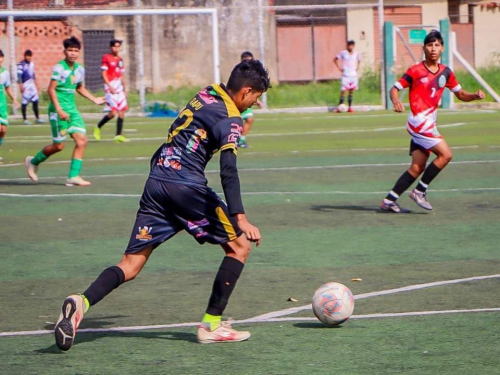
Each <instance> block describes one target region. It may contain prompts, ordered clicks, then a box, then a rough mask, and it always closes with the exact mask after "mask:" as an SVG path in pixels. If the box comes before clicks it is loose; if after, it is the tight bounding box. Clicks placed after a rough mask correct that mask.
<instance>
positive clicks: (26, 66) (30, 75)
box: [17, 49, 45, 125]
mask: <svg viewBox="0 0 500 375" xmlns="http://www.w3.org/2000/svg"><path fill="white" fill-rule="evenodd" d="M17 80H18V82H19V88H20V89H21V95H22V100H21V105H22V106H21V110H22V113H23V120H24V124H25V125H30V124H31V123H30V122H29V121H28V119H27V118H26V109H27V107H28V104H29V103H30V102H31V103H33V112H34V113H35V117H36V122H37V123H38V124H43V123H44V122H45V121H43V120H42V119H41V118H40V116H39V112H38V101H39V99H40V98H39V96H38V91H39V90H38V84H37V82H36V78H35V63H34V62H33V52H31V51H30V50H29V49H28V50H26V51H25V52H24V60H23V61H21V62H20V63H19V64H17Z"/></svg>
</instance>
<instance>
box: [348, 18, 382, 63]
mask: <svg viewBox="0 0 500 375" xmlns="http://www.w3.org/2000/svg"><path fill="white" fill-rule="evenodd" d="M347 39H354V40H355V41H356V50H357V51H358V53H359V54H360V56H361V64H362V65H361V69H360V72H363V71H364V70H366V69H370V70H373V69H375V43H376V41H377V40H378V37H376V36H375V29H374V25H373V9H371V8H370V9H352V10H348V11H347Z"/></svg>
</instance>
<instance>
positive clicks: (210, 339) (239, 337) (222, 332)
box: [197, 322, 250, 344]
mask: <svg viewBox="0 0 500 375" xmlns="http://www.w3.org/2000/svg"><path fill="white" fill-rule="evenodd" d="M197 338H198V342H199V343H201V344H212V343H217V342H239V341H245V340H248V339H249V338H250V332H248V331H236V330H235V329H233V328H232V327H231V323H230V322H221V323H220V325H219V326H218V327H217V328H216V329H214V330H213V331H211V330H210V324H209V323H202V324H201V325H200V326H198V334H197Z"/></svg>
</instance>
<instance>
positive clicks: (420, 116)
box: [380, 30, 485, 213]
mask: <svg viewBox="0 0 500 375" xmlns="http://www.w3.org/2000/svg"><path fill="white" fill-rule="evenodd" d="M423 49H424V54H425V60H424V61H423V62H421V63H419V64H415V65H413V66H412V67H411V68H410V69H408V70H407V71H406V73H405V74H404V75H403V77H401V78H400V79H399V81H398V82H396V83H395V84H394V86H393V87H392V88H391V91H390V95H391V101H392V103H393V104H394V111H395V112H403V111H404V109H405V108H404V105H403V103H401V101H400V100H399V96H398V92H399V91H400V90H403V89H405V88H407V87H409V88H410V113H409V115H408V122H407V130H408V133H409V134H410V136H411V143H410V156H411V158H412V161H411V166H410V168H409V169H408V170H407V171H406V172H405V173H403V174H402V175H401V177H399V179H398V180H397V182H396V184H395V185H394V187H393V188H392V190H391V191H390V192H389V194H388V195H387V196H386V197H385V198H384V200H383V201H382V203H381V204H380V208H381V209H382V210H384V211H389V212H395V213H407V212H409V211H408V210H406V209H403V208H401V207H400V206H399V205H398V204H397V203H396V200H397V199H398V198H399V197H400V195H401V194H403V192H405V191H406V189H408V188H409V187H410V186H411V184H413V182H415V180H416V179H417V178H418V177H419V176H420V175H421V174H422V173H423V176H422V178H421V179H420V182H419V183H418V185H417V187H416V188H415V189H413V190H412V191H411V192H410V198H411V199H412V200H414V201H415V203H417V204H418V205H419V206H420V207H422V208H424V209H426V210H432V206H431V204H430V203H429V202H428V201H427V193H426V191H427V188H428V186H429V184H430V183H431V182H432V180H434V179H435V178H436V176H437V175H438V174H439V173H440V172H441V171H442V170H443V168H444V167H446V165H447V164H448V163H449V162H450V161H451V158H452V153H451V150H450V147H449V146H448V144H447V143H446V141H445V140H444V138H443V136H442V135H441V134H439V131H438V130H437V127H436V120H437V109H438V105H439V101H440V100H441V96H442V95H443V92H444V89H445V88H448V89H449V90H451V91H452V92H453V93H454V94H455V96H456V97H457V99H459V100H461V101H464V102H471V101H473V100H481V99H484V97H485V95H484V92H482V91H481V90H478V91H477V92H476V93H474V94H472V93H469V92H467V91H464V90H463V89H462V86H460V85H459V83H458V82H457V79H456V77H455V74H454V73H453V72H452V71H451V69H450V68H448V67H447V66H445V65H443V64H440V63H439V58H440V57H441V54H442V53H443V51H444V42H443V37H442V36H441V33H440V32H439V31H436V30H433V31H431V32H430V33H429V34H428V35H427V36H426V37H425V39H424V46H423ZM431 152H433V153H434V154H436V158H435V159H434V160H433V161H432V162H431V163H430V164H429V165H428V166H427V167H426V163H427V160H428V159H429V156H430V154H431Z"/></svg>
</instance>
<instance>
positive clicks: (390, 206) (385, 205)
mask: <svg viewBox="0 0 500 375" xmlns="http://www.w3.org/2000/svg"><path fill="white" fill-rule="evenodd" d="M380 209H381V210H384V211H387V212H394V213H396V214H407V213H409V212H410V210H407V209H406V208H403V207H401V206H399V204H397V203H396V202H391V201H387V200H385V199H383V200H382V203H380Z"/></svg>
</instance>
